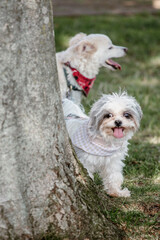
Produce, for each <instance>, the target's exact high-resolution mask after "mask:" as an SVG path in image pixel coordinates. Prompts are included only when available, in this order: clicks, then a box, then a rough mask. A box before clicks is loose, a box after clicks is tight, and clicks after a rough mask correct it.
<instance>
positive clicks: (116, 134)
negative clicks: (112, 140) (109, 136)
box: [113, 128, 123, 138]
mask: <svg viewBox="0 0 160 240" xmlns="http://www.w3.org/2000/svg"><path fill="white" fill-rule="evenodd" d="M113 135H114V137H116V138H122V137H123V130H122V128H114V132H113Z"/></svg>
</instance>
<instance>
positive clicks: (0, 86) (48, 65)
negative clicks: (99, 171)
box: [0, 0, 121, 240]
mask: <svg viewBox="0 0 160 240" xmlns="http://www.w3.org/2000/svg"><path fill="white" fill-rule="evenodd" d="M51 2H52V1H49V0H47V1H46V0H19V1H16V0H10V1H8V0H1V1H0V96H1V101H0V239H3V240H5V239H23V240H24V239H42V238H43V237H44V236H45V239H47V236H50V239H63V238H65V237H67V238H68V239H74V240H75V239H85V238H88V239H114V240H115V239H121V234H120V232H119V231H118V230H117V229H116V227H115V226H114V225H113V224H112V223H111V222H110V221H109V220H107V219H106V218H105V217H104V215H103V211H102V208H104V205H102V203H101V201H100V200H99V198H98V196H97V191H96V189H95V187H94V185H93V183H92V181H91V180H89V179H88V177H87V176H86V173H85V171H84V170H83V168H82V166H81V165H80V164H79V162H78V161H77V160H76V158H75V157H74V156H73V153H72V149H71V147H70V144H69V139H68V135H67V133H66V129H65V124H64V119H63V114H62V108H61V100H60V91H59V85H58V80H57V79H58V78H57V70H56V61H55V49H54V31H53V29H54V28H53V16H52V12H53V11H52V4H51ZM105 201H107V198H106V199H105ZM51 236H52V237H51Z"/></svg>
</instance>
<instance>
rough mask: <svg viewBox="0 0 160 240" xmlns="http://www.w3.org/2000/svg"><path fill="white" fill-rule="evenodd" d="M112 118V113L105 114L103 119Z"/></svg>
mask: <svg viewBox="0 0 160 240" xmlns="http://www.w3.org/2000/svg"><path fill="white" fill-rule="evenodd" d="M110 117H112V113H107V114H105V115H104V117H103V118H110Z"/></svg>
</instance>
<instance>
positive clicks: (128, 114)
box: [123, 113, 132, 119]
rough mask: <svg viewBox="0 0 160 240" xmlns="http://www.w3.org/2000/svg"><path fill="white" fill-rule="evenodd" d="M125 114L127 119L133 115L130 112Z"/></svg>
mask: <svg viewBox="0 0 160 240" xmlns="http://www.w3.org/2000/svg"><path fill="white" fill-rule="evenodd" d="M123 116H124V117H125V118H127V119H130V118H131V117H132V115H131V114H130V113H124V115H123Z"/></svg>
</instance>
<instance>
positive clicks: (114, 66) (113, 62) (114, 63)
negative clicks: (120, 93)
mask: <svg viewBox="0 0 160 240" xmlns="http://www.w3.org/2000/svg"><path fill="white" fill-rule="evenodd" d="M106 64H108V65H109V66H111V67H112V68H114V69H116V70H117V69H119V70H121V65H120V64H119V63H117V62H115V61H113V60H112V59H108V60H106Z"/></svg>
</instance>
